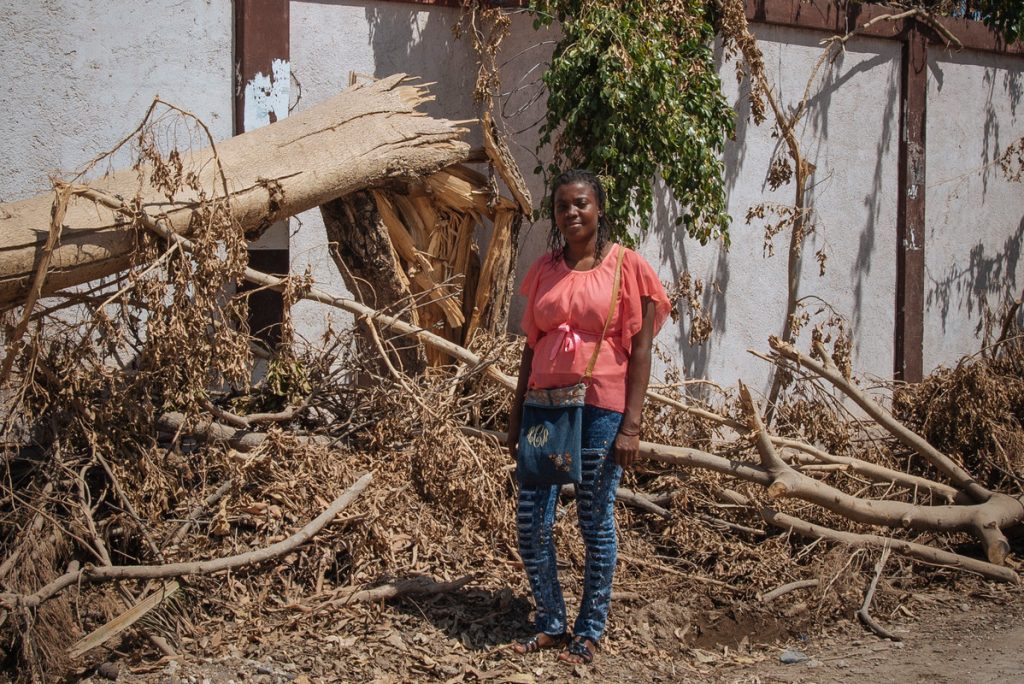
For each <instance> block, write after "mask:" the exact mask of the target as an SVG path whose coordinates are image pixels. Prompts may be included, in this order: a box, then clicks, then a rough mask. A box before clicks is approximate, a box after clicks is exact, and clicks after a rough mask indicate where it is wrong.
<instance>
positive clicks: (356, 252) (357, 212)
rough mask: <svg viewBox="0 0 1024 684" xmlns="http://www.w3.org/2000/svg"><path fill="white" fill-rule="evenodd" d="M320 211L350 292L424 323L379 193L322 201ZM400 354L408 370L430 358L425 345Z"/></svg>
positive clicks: (370, 303)
mask: <svg viewBox="0 0 1024 684" xmlns="http://www.w3.org/2000/svg"><path fill="white" fill-rule="evenodd" d="M320 214H321V215H322V216H323V219H324V227H325V228H326V229H327V240H328V242H329V243H330V244H331V246H332V249H331V257H332V258H333V259H334V263H335V265H336V266H337V267H338V272H339V273H341V277H342V279H343V280H344V282H345V287H346V288H348V291H349V292H351V293H353V294H354V295H355V298H356V299H357V300H358V301H359V302H361V303H363V304H365V305H366V306H369V307H370V308H372V309H376V310H378V311H388V312H396V313H397V315H398V317H399V318H401V319H402V320H404V321H408V322H409V323H411V324H413V325H419V323H420V321H419V316H418V314H417V310H416V308H415V307H413V306H410V305H409V304H410V296H411V295H412V292H411V290H410V289H409V279H408V277H406V275H405V271H404V270H403V268H402V264H401V263H400V262H399V260H398V255H397V254H396V252H395V249H394V246H393V245H392V243H391V238H390V237H389V236H388V230H387V227H386V226H385V225H384V223H383V222H382V221H381V219H380V213H379V212H378V211H377V204H376V203H375V202H374V200H373V196H372V195H371V194H370V193H369V192H354V193H352V194H351V195H347V196H345V197H339V198H338V199H335V200H331V201H330V202H327V203H326V204H322V205H320ZM335 246H336V247H335ZM395 356H396V358H395V359H393V360H397V361H398V362H399V363H400V365H401V367H402V368H404V369H405V370H406V372H416V371H418V370H419V369H421V368H422V367H423V362H424V360H425V357H424V356H423V352H422V347H420V346H419V345H415V346H412V347H408V348H406V349H405V350H403V351H401V352H399V353H397V354H396V355H395Z"/></svg>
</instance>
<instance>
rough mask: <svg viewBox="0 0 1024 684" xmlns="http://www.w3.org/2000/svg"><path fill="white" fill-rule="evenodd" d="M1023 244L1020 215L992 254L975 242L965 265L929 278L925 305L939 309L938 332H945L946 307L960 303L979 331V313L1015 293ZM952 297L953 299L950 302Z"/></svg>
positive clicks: (1023, 222)
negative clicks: (937, 276) (1013, 229)
mask: <svg viewBox="0 0 1024 684" xmlns="http://www.w3.org/2000/svg"><path fill="white" fill-rule="evenodd" d="M1022 243H1024V218H1021V220H1020V224H1019V225H1018V226H1017V230H1016V231H1015V232H1014V234H1013V235H1011V236H1010V237H1008V238H1007V239H1006V241H1005V242H1003V247H1002V249H1000V250H999V251H998V252H997V253H996V254H994V255H991V256H989V255H987V254H985V246H984V245H983V244H980V243H979V244H976V245H974V247H972V248H971V252H970V257H969V259H968V264H967V267H966V268H963V269H957V267H956V266H950V267H949V271H948V273H947V274H946V275H945V276H944V277H942V278H941V279H939V280H932V283H931V289H930V290H929V291H928V301H927V306H928V308H929V309H936V308H937V309H939V312H940V314H941V316H942V331H943V333H945V332H946V321H947V318H948V316H949V312H950V309H951V308H953V309H955V310H956V311H958V312H959V311H961V306H960V303H964V304H966V306H967V313H968V315H969V316H971V317H973V316H975V315H977V316H978V327H977V329H976V330H975V333H976V334H977V333H980V332H981V330H982V326H983V325H984V316H983V315H982V314H983V313H984V312H985V310H986V308H993V309H994V308H996V307H999V306H1000V305H1001V304H1002V303H1003V302H1004V301H1009V300H1011V299H1013V298H1015V297H1017V296H1018V294H1019V290H1020V286H1019V285H1018V284H1017V275H1016V274H1017V267H1018V264H1019V263H1020V258H1021V246H1022ZM954 299H955V301H954Z"/></svg>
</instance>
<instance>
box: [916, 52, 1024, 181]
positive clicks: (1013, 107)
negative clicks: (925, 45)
mask: <svg viewBox="0 0 1024 684" xmlns="http://www.w3.org/2000/svg"><path fill="white" fill-rule="evenodd" d="M1013 63H1014V62H1008V61H1007V60H1006V59H1005V58H1003V57H1001V56H1000V55H990V54H985V53H981V52H969V51H966V50H965V51H964V52H962V53H956V54H943V55H942V57H941V58H939V59H935V60H931V62H930V64H929V66H930V67H931V68H930V70H929V73H928V78H929V80H930V81H931V82H932V83H934V84H935V86H934V87H935V89H936V91H937V92H939V93H941V92H942V87H943V85H944V84H945V76H946V75H945V72H944V71H943V68H942V67H943V64H950V65H955V66H973V67H979V68H982V69H984V75H983V76H982V78H981V82H982V84H983V86H984V89H985V112H984V123H983V124H982V148H981V153H980V158H979V159H978V166H979V167H981V169H982V171H981V187H982V197H985V195H986V194H987V193H988V183H989V179H990V178H991V177H992V174H998V173H999V172H1000V171H999V166H998V165H997V164H995V163H994V162H995V161H996V160H997V159H998V158H999V157H1000V155H1002V154H1003V152H1005V151H1006V148H1007V147H1008V146H1009V145H1011V144H1012V143H1013V142H1014V141H1016V140H1017V138H1018V134H1017V133H1014V132H1013V131H1011V132H1010V133H1009V139H1000V134H1001V133H1002V131H1001V130H1000V127H999V116H998V114H999V107H997V106H996V103H997V102H998V104H999V105H1000V106H1002V105H1005V104H1007V103H1008V104H1009V105H1010V116H1011V117H1014V118H1015V117H1016V116H1017V105H1019V104H1020V103H1021V101H1022V98H1024V70H1021V69H1020V68H1016V69H1013V68H1007V65H1008V64H1013ZM1016 64H1018V65H1019V60H1017V61H1016ZM1000 71H1001V72H1002V77H1001V78H1000V76H999V72H1000ZM1000 86H1001V89H1000Z"/></svg>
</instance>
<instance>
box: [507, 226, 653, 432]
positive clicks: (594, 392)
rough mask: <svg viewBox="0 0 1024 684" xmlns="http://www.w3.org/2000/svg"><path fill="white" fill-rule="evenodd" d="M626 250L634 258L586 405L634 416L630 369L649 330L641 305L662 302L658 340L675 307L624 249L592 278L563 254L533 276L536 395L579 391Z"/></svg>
mask: <svg viewBox="0 0 1024 684" xmlns="http://www.w3.org/2000/svg"><path fill="white" fill-rule="evenodd" d="M620 249H625V250H626V253H625V255H624V257H623V259H622V284H621V285H620V288H619V305H618V307H617V308H616V311H615V315H614V317H613V318H612V322H611V325H609V326H608V332H607V333H606V334H605V338H604V342H602V344H601V350H600V352H598V357H597V363H596V364H595V366H594V375H593V381H592V383H591V385H590V387H589V388H588V389H587V396H586V403H587V404H588V405H591V406H597V407H599V408H603V409H609V410H612V411H618V412H620V413H621V412H623V411H625V410H626V368H627V365H628V363H629V353H630V350H631V349H632V346H633V336H634V335H636V334H637V333H638V332H639V331H640V327H641V325H642V323H643V309H642V303H641V298H642V297H648V298H650V299H651V300H652V301H653V302H654V310H655V316H654V332H655V333H657V332H658V330H659V329H660V328H661V325H662V323H664V322H665V317H666V316H667V315H668V312H669V309H670V308H671V304H670V303H669V301H668V297H667V296H666V295H665V288H664V287H662V285H661V281H659V280H658V276H657V275H656V274H655V273H654V269H653V268H651V266H650V264H648V263H647V261H645V260H644V258H643V257H642V256H640V255H639V254H637V253H636V252H634V251H633V250H631V249H627V248H625V247H622V246H619V245H615V246H614V247H613V248H612V249H611V250H609V251H608V254H607V255H606V256H605V257H604V259H602V260H601V263H600V264H598V265H597V267H596V268H593V269H591V270H589V271H574V270H572V269H570V268H569V267H568V266H567V265H566V263H565V260H563V259H562V258H561V255H559V256H558V257H553V256H552V255H551V254H545V255H544V256H542V257H540V258H539V259H537V261H535V262H534V263H533V266H531V267H530V270H529V271H528V272H527V273H526V278H525V280H524V281H523V285H522V288H521V289H520V292H521V293H522V294H523V295H525V296H526V311H525V312H524V313H523V321H522V327H523V332H525V333H526V343H527V344H528V345H530V347H531V348H532V349H533V366H532V367H531V369H530V385H529V386H530V388H550V387H562V386H565V385H574V384H576V383H577V382H579V381H580V379H581V378H582V377H583V373H584V371H585V370H586V369H587V364H588V363H589V362H590V357H591V355H593V353H594V346H595V345H596V344H597V340H598V338H599V337H600V336H601V329H602V328H603V327H604V321H605V318H606V317H607V316H608V308H609V306H610V305H611V294H612V284H613V280H614V278H615V264H616V262H617V261H618V258H619V253H618V250H620Z"/></svg>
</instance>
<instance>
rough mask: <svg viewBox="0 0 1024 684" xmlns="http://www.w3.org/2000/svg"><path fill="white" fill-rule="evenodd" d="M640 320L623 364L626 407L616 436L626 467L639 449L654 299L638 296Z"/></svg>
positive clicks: (620, 461)
mask: <svg viewBox="0 0 1024 684" xmlns="http://www.w3.org/2000/svg"><path fill="white" fill-rule="evenodd" d="M641 305H642V306H643V323H642V324H641V326H640V331H639V332H638V333H637V334H636V335H633V348H632V351H631V352H630V354H629V364H628V365H627V366H626V411H625V413H624V414H623V416H622V425H621V426H620V427H619V434H618V435H617V436H616V437H615V461H616V463H618V464H619V465H620V466H622V467H623V468H628V467H630V466H631V465H633V463H634V461H636V458H637V453H638V452H639V450H640V420H641V416H642V414H643V409H644V395H646V394H647V384H648V383H649V382H650V379H651V348H652V347H653V346H654V315H655V306H654V301H653V300H652V299H650V298H649V297H644V298H643V299H642V300H641Z"/></svg>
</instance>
